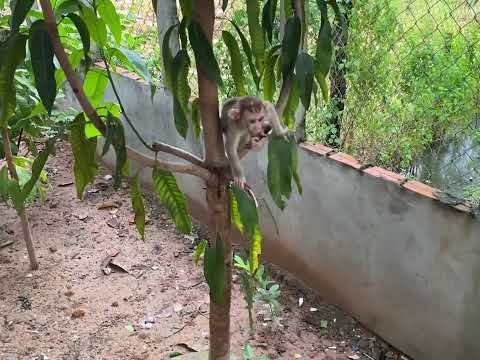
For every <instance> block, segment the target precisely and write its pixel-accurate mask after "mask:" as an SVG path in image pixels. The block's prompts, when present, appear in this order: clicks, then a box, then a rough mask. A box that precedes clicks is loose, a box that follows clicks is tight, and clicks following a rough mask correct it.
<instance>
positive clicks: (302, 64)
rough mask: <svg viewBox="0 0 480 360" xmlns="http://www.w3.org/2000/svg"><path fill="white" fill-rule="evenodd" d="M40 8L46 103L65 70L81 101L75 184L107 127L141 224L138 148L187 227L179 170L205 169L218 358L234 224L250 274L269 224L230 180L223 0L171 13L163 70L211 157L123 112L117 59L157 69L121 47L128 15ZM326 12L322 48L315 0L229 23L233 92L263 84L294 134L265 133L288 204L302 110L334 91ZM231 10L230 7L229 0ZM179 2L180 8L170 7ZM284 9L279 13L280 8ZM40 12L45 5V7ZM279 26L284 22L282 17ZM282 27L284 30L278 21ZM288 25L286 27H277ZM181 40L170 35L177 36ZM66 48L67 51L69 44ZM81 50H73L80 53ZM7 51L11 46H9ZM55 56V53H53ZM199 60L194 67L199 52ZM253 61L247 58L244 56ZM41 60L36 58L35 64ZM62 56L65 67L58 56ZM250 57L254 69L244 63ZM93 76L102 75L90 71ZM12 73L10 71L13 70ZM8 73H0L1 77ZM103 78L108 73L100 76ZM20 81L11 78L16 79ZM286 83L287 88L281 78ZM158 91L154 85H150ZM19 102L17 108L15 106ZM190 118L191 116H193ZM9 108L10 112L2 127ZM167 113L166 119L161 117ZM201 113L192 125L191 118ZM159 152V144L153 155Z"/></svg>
mask: <svg viewBox="0 0 480 360" xmlns="http://www.w3.org/2000/svg"><path fill="white" fill-rule="evenodd" d="M32 3H33V0H25V1H21V0H18V1H16V0H12V1H11V4H12V7H13V11H12V15H11V22H12V23H13V24H22V23H23V22H24V19H25V17H26V15H27V14H30V12H29V11H30V7H31V5H32ZM39 3H40V6H41V11H42V14H43V15H41V14H40V15H41V16H38V20H36V21H35V22H33V24H32V25H31V26H30V27H29V29H28V33H29V35H28V36H29V38H31V39H36V40H37V41H35V42H32V45H33V46H34V47H35V46H36V45H35V44H37V45H39V44H41V46H42V49H44V51H41V52H39V59H38V62H37V63H36V65H35V66H33V69H34V72H35V68H36V69H37V70H36V72H35V76H36V77H35V78H36V79H37V77H38V80H37V81H36V85H37V90H38V94H39V96H40V98H41V100H42V102H43V104H44V105H45V107H46V108H49V107H50V106H51V105H52V103H53V102H54V100H55V96H56V92H57V89H58V83H59V81H61V80H63V79H66V80H67V81H68V83H69V85H70V87H71V89H72V91H73V94H74V95H75V96H76V99H77V101H78V103H79V104H80V106H81V108H82V112H81V113H80V114H78V115H77V116H76V118H75V120H74V121H73V122H72V124H71V125H70V128H69V137H70V141H71V144H72V151H73V155H74V159H75V163H74V174H75V183H76V186H77V193H78V196H79V197H80V198H81V197H82V195H83V192H84V189H85V186H86V185H87V184H88V183H90V182H92V181H93V180H94V178H95V175H96V173H97V169H98V164H97V163H96V157H95V152H96V147H97V141H98V139H99V138H101V137H103V138H104V144H105V145H104V153H105V152H106V151H108V149H109V148H110V147H112V148H113V149H114V151H115V155H116V167H115V174H114V179H115V182H114V183H115V185H116V186H118V185H119V184H120V181H121V179H122V178H126V179H128V181H129V183H130V189H131V196H132V205H133V209H134V211H135V222H136V225H137V228H138V230H139V232H140V233H141V234H142V236H143V232H144V227H145V210H144V205H143V198H142V194H141V189H140V184H139V180H138V176H137V175H136V174H131V173H130V169H129V160H131V161H135V162H136V163H137V164H139V165H140V166H142V167H145V168H152V169H153V171H152V177H153V179H152V180H153V183H154V185H155V190H156V192H157V194H158V196H159V198H160V200H161V201H162V202H163V203H164V204H165V206H166V207H167V209H168V210H169V212H170V215H171V217H172V219H173V221H174V222H175V224H176V226H177V228H178V229H179V230H180V231H182V232H184V233H190V232H191V229H192V226H191V219H190V216H189V213H188V211H187V205H186V196H185V195H184V194H183V193H182V192H181V191H180V189H179V187H178V185H177V182H176V178H175V176H174V175H173V173H183V174H189V175H191V176H196V177H199V178H201V179H202V180H203V181H204V182H205V186H206V202H207V206H208V211H209V214H208V215H209V219H210V220H211V221H209V225H210V230H211V234H212V240H211V242H210V243H209V244H207V245H206V246H205V249H204V254H205V256H204V275H205V278H206V281H207V283H208V285H209V289H210V300H211V301H210V337H209V338H210V358H211V359H228V358H229V357H230V300H231V276H232V231H233V228H232V224H234V226H235V227H237V228H238V230H240V231H241V232H242V233H243V235H244V236H245V238H246V239H248V240H249V242H250V259H249V267H250V274H251V276H252V278H254V276H255V273H256V271H257V270H258V268H259V256H260V253H261V240H262V235H261V229H260V226H259V221H258V214H257V205H256V200H255V195H254V194H253V192H252V191H251V190H249V188H248V187H247V190H248V191H244V190H243V189H239V188H236V187H233V186H231V174H230V169H229V166H228V159H227V158H226V155H225V148H224V141H223V136H222V132H221V128H220V123H219V106H220V104H219V89H222V86H223V79H222V74H221V73H220V69H219V65H218V60H217V58H216V57H215V54H214V50H213V46H212V40H213V37H214V22H215V6H214V1H213V0H195V1H193V0H181V1H180V5H181V11H180V13H181V19H176V18H175V19H173V21H172V25H171V26H169V27H168V29H166V30H165V31H163V32H162V38H161V39H160V40H161V43H162V65H163V69H164V74H163V78H164V82H165V85H166V86H167V88H168V89H169V90H170V93H171V95H172V97H173V108H172V114H173V119H172V121H174V124H175V127H176V129H177V131H178V133H179V134H180V135H181V136H182V137H184V138H186V135H187V133H188V131H189V129H190V128H191V131H193V132H194V134H195V135H197V136H200V135H201V136H203V142H204V144H205V151H204V153H205V157H204V158H199V157H197V156H195V155H194V154H191V153H189V152H187V151H184V150H182V149H180V148H177V147H174V146H171V145H169V144H166V143H161V142H160V143H155V144H149V143H147V142H146V141H145V140H144V139H143V138H142V137H141V135H140V132H139V131H138V130H137V129H136V128H135V122H134V120H133V119H130V118H129V117H128V115H127V113H126V112H125V109H124V107H123V105H122V101H121V99H120V98H119V96H118V92H117V91H116V88H115V84H114V82H113V81H112V74H111V67H112V66H113V64H114V63H113V62H112V61H113V60H114V59H116V60H120V61H124V62H126V63H129V64H130V65H131V67H133V68H135V69H136V70H137V71H138V72H139V73H141V74H142V75H143V76H144V78H146V79H147V80H149V74H148V72H147V71H146V70H145V68H144V66H143V65H142V63H141V61H139V58H138V56H136V55H135V54H132V53H131V52H129V51H127V50H125V49H122V48H121V46H120V43H121V42H120V41H121V24H120V20H119V16H118V14H117V13H116V11H115V7H114V5H113V3H112V2H111V0H63V1H62V0H59V1H57V2H55V6H52V3H51V2H50V1H49V0H40V1H39ZM153 4H154V9H156V12H157V15H160V11H161V9H162V8H169V9H174V8H175V1H173V0H158V1H155V0H154V1H153ZM317 5H318V7H319V9H320V12H321V14H322V22H321V24H320V25H319V26H318V29H316V30H317V33H318V35H315V39H314V41H315V42H316V51H315V55H314V56H312V55H310V54H309V53H308V52H307V50H306V49H307V47H306V46H304V44H306V43H307V40H308V39H307V36H308V34H309V31H308V30H309V28H310V27H312V26H315V25H316V24H310V23H309V22H308V16H307V10H306V9H307V4H306V2H305V1H304V0H294V1H290V0H286V1H282V2H280V4H279V3H278V1H276V0H267V1H265V2H264V3H261V2H260V1H259V0H247V1H246V3H245V6H246V8H245V11H246V14H247V17H248V29H242V28H241V26H239V25H238V24H236V23H235V22H234V21H231V31H228V30H224V31H223V32H222V33H221V34H215V35H217V36H221V37H222V39H223V41H224V42H225V44H226V46H227V48H228V51H229V54H230V56H229V59H228V61H229V62H230V64H231V66H230V69H231V77H232V78H233V80H234V84H235V92H236V95H244V94H246V88H247V87H246V86H245V84H246V83H253V84H254V93H253V94H249V95H256V96H259V97H261V98H263V99H266V100H269V101H273V100H274V99H276V102H275V103H276V111H277V112H278V114H279V116H280V117H281V118H282V119H283V121H284V123H285V125H287V126H288V127H289V128H290V129H291V132H290V133H289V135H287V136H285V137H273V138H271V140H270V142H269V144H268V159H269V162H268V169H267V174H268V187H269V190H270V194H271V197H272V199H273V201H274V203H275V204H276V205H277V206H278V207H279V208H281V209H284V208H285V206H286V202H287V200H288V199H289V198H290V197H291V194H292V192H293V189H294V186H296V188H297V191H298V192H299V193H301V192H302V187H301V182H300V177H299V174H298V154H297V144H296V139H295V136H294V133H295V127H296V125H299V123H300V121H301V119H300V121H297V124H296V121H295V112H296V110H297V108H298V106H299V104H300V103H301V104H302V106H303V107H304V108H305V109H306V110H308V109H309V107H310V106H311V98H312V94H316V93H317V89H320V90H321V93H322V96H323V98H324V99H325V98H326V97H327V96H328V86H327V81H326V77H327V75H328V70H329V68H330V62H331V58H332V44H331V27H330V23H329V19H328V5H330V6H331V7H332V9H333V10H334V11H338V8H337V6H336V2H335V1H334V0H328V1H327V0H317ZM222 7H223V10H226V8H227V7H228V1H226V0H224V1H223V4H222ZM172 13H173V14H175V13H176V12H172ZM278 14H281V21H280V25H279V21H278V19H279V16H278ZM37 15H39V14H37ZM64 24H70V25H71V26H74V27H75V29H76V31H77V32H78V36H79V38H80V40H81V45H82V49H81V51H80V52H79V49H78V48H75V49H73V50H72V49H71V44H70V43H69V37H66V36H62V31H64V29H63V26H64ZM279 26H280V28H279ZM277 29H279V31H277ZM21 32H22V30H19V26H15V27H12V28H11V29H10V35H9V37H10V38H12V37H14V36H24V35H21ZM279 33H280V34H282V36H279ZM176 36H178V38H179V40H180V41H178V40H177V44H178V47H176V46H172V43H175V37H176ZM92 42H93V43H95V46H96V48H97V50H98V54H99V56H100V57H101V58H102V60H103V63H104V69H100V68H96V67H94V66H92V59H91V57H92V48H93V47H91V43H92ZM24 50H25V47H23V48H22V46H18V49H16V50H15V51H10V52H8V53H7V54H6V55H5V59H7V60H4V59H3V57H2V67H1V68H0V71H1V73H2V77H3V76H4V77H5V79H7V80H10V79H12V78H13V77H14V75H15V68H16V67H15V66H3V64H10V63H19V62H21V61H22V59H23V58H24ZM66 50H67V51H66ZM74 54H75V55H74ZM2 56H3V55H2ZM54 58H55V59H54ZM80 58H82V61H83V64H84V69H85V71H86V75H85V76H84V77H83V78H84V80H83V83H82V81H81V80H80V77H79V73H78V72H77V71H76V68H77V67H78V65H79V63H80V61H79V59H80ZM192 62H194V64H195V67H194V70H193V69H191V64H192ZM244 63H245V64H246V66H244ZM34 64H35V63H33V62H32V65H34ZM55 64H58V65H59V66H60V67H59V68H58V69H57V68H56V65H55ZM244 68H248V69H249V73H248V74H245V73H244V71H243V69H244ZM192 71H196V79H197V82H196V85H197V86H198V89H197V90H198V91H195V93H198V97H197V98H194V99H192V96H191V94H192V89H191V88H190V83H189V81H188V80H189V78H190V73H191V72H192ZM91 79H95V80H96V81H95V86H89V83H88V82H89V81H93V80H91ZM7 82H8V81H7ZM107 82H110V85H111V86H112V88H113V90H114V93H115V94H116V97H117V102H118V104H105V103H103V104H102V101H101V100H102V99H101V98H99V96H98V91H96V90H98V87H99V86H100V87H103V88H104V87H105V86H106V83H107ZM1 84H2V83H0V85H1ZM99 84H100V85H99ZM7 85H8V86H10V88H9V89H11V81H10V82H8V84H7ZM278 88H279V91H277V89H278ZM3 89H4V88H1V90H2V91H1V92H0V96H1V97H2V100H1V102H0V104H2V106H4V105H3V104H4V103H5V102H8V101H9V96H10V95H9V93H8V91H3ZM152 91H153V87H152ZM10 112H11V110H10ZM122 116H123V119H124V120H125V122H126V123H127V124H128V126H130V127H131V128H132V130H133V132H134V133H135V134H136V136H138V137H139V138H140V140H141V142H142V144H143V145H144V146H145V148H146V149H147V150H146V151H145V152H139V151H138V150H135V149H133V148H131V147H129V146H128V144H126V142H125V135H124V128H123V123H122V122H121V121H120V118H121V117H122ZM189 119H191V121H189ZM8 120H9V119H8V116H7V117H6V120H5V121H3V126H4V127H5V126H6V124H7V123H8ZM162 120H163V121H168V119H162ZM189 124H192V125H189ZM148 152H150V154H151V155H145V153H148ZM162 153H165V154H170V155H174V156H175V157H177V158H178V159H180V160H182V161H181V162H175V161H166V160H163V159H162V158H161V156H158V155H159V154H162Z"/></svg>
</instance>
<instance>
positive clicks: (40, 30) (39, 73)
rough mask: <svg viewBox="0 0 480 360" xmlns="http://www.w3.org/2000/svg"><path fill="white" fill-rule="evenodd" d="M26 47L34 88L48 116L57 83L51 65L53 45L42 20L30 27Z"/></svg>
mask: <svg viewBox="0 0 480 360" xmlns="http://www.w3.org/2000/svg"><path fill="white" fill-rule="evenodd" d="M28 45H29V48H30V56H31V59H32V68H33V74H34V75H35V87H36V88H37V91H38V95H39V96H40V99H42V102H43V105H44V106H45V109H46V110H47V112H48V113H49V114H50V113H51V112H52V106H53V103H54V102H55V97H56V96H57V83H56V81H55V65H54V64H53V56H54V51H53V44H52V41H51V39H50V35H49V33H48V30H47V26H46V24H45V21H44V20H37V21H35V22H34V23H33V24H32V26H31V27H30V35H29V38H28Z"/></svg>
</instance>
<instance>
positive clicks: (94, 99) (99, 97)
mask: <svg viewBox="0 0 480 360" xmlns="http://www.w3.org/2000/svg"><path fill="white" fill-rule="evenodd" d="M107 85H108V76H107V73H106V72H105V71H104V70H101V69H97V68H95V69H90V70H89V71H88V72H87V76H86V77H85V80H84V82H83V90H85V94H86V95H87V96H88V98H89V99H90V102H91V103H92V105H93V107H94V108H97V107H99V106H100V104H101V103H102V101H103V96H104V94H105V89H106V88H107Z"/></svg>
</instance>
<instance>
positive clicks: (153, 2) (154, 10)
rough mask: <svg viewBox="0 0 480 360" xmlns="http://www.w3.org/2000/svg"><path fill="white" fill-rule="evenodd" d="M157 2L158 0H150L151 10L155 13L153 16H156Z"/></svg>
mask: <svg viewBox="0 0 480 360" xmlns="http://www.w3.org/2000/svg"><path fill="white" fill-rule="evenodd" d="M157 4H158V0H152V8H153V12H154V13H155V16H157V8H158V6H157Z"/></svg>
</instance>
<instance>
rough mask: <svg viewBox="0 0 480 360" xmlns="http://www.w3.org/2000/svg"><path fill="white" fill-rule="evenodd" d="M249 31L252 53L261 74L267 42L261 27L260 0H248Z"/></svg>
mask: <svg viewBox="0 0 480 360" xmlns="http://www.w3.org/2000/svg"><path fill="white" fill-rule="evenodd" d="M246 2H247V17H248V31H249V33H250V40H251V43H252V52H253V56H254V57H255V62H256V64H257V68H258V70H259V72H260V73H262V71H263V66H264V61H265V40H264V38H263V30H262V27H261V26H260V5H259V0H246Z"/></svg>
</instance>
